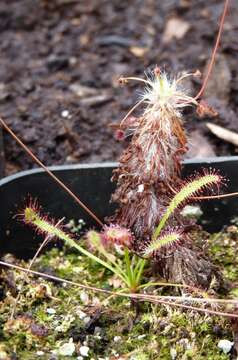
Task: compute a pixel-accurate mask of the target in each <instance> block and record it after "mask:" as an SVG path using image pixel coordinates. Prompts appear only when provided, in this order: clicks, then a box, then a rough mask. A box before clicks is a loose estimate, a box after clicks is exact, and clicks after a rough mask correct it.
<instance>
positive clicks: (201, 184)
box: [152, 174, 220, 240]
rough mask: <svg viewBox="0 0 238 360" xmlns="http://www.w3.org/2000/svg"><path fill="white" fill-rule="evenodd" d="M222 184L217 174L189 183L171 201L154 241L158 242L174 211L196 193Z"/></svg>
mask: <svg viewBox="0 0 238 360" xmlns="http://www.w3.org/2000/svg"><path fill="white" fill-rule="evenodd" d="M219 182H220V176H219V175H217V174H208V175H204V176H201V177H199V178H198V179H195V180H192V181H189V182H188V183H187V184H186V185H185V186H184V187H183V188H182V189H181V190H180V191H179V192H178V193H177V194H176V195H175V196H174V198H173V199H172V200H171V202H170V204H169V205H168V207H167V209H166V212H165V214H164V216H163V217H162V219H161V221H160V223H159V225H158V226H157V228H156V229H155V231H154V234H153V236H152V239H153V240H156V239H157V238H158V236H159V234H160V232H161V230H162V229H163V228H164V226H165V224H166V222H167V220H168V218H169V217H170V216H171V215H172V214H173V213H174V211H175V210H176V209H177V208H178V207H179V206H180V205H181V204H182V203H184V201H186V200H188V199H189V198H190V197H191V196H194V195H196V193H197V192H198V191H200V190H202V189H203V188H205V187H207V186H210V185H214V184H218V183H219Z"/></svg>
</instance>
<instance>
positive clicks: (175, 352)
mask: <svg viewBox="0 0 238 360" xmlns="http://www.w3.org/2000/svg"><path fill="white" fill-rule="evenodd" d="M170 355H171V359H172V360H175V359H176V357H177V351H176V349H173V348H172V349H170Z"/></svg>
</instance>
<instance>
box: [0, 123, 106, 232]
mask: <svg viewBox="0 0 238 360" xmlns="http://www.w3.org/2000/svg"><path fill="white" fill-rule="evenodd" d="M0 124H1V125H2V127H3V128H4V129H5V130H6V131H7V132H8V133H9V134H10V135H11V136H12V137H13V138H14V139H15V140H16V142H17V143H18V144H19V145H20V146H21V147H22V148H23V149H24V150H25V152H26V153H27V154H28V155H29V156H30V157H31V158H32V159H33V160H34V161H35V162H36V163H37V164H38V165H39V166H40V167H41V168H42V169H44V170H45V172H46V173H47V174H48V175H49V176H50V177H51V178H52V179H53V180H54V181H55V182H56V183H57V184H58V185H59V186H60V187H61V188H62V189H64V190H65V191H66V192H67V193H68V194H69V195H70V196H71V197H72V198H73V199H74V200H75V201H76V203H77V204H78V205H79V206H81V207H82V208H83V209H84V210H85V211H86V212H87V213H88V214H89V215H90V216H91V217H92V218H93V219H94V220H95V221H96V222H97V223H98V224H99V225H100V226H103V223H102V221H101V220H100V219H99V218H98V217H97V216H96V215H95V214H94V213H93V212H92V211H91V210H90V209H89V208H88V207H87V206H86V205H85V204H84V203H83V202H82V201H81V200H80V199H79V197H78V196H77V195H75V194H74V193H73V192H72V191H71V190H70V189H69V188H68V187H67V186H66V185H65V184H64V183H63V182H62V181H61V180H60V179H58V178H57V176H55V175H54V174H53V173H52V172H51V171H50V170H49V169H48V168H47V167H46V166H45V165H44V164H43V163H42V162H41V161H40V160H39V159H38V158H37V157H36V156H35V155H34V154H33V152H32V151H31V150H30V149H29V148H28V147H27V146H26V145H25V144H24V143H23V142H22V141H21V140H20V139H19V137H18V136H17V135H16V134H15V133H14V132H13V131H12V130H11V129H10V128H9V126H8V125H7V124H6V123H5V121H4V120H3V119H1V118H0Z"/></svg>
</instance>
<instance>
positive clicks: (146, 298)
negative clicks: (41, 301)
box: [0, 261, 238, 318]
mask: <svg viewBox="0 0 238 360" xmlns="http://www.w3.org/2000/svg"><path fill="white" fill-rule="evenodd" d="M0 265H3V266H7V267H9V268H12V269H16V270H19V271H23V272H27V273H31V274H33V275H37V276H41V277H45V278H47V279H51V280H54V281H58V282H63V283H66V284H69V285H73V286H77V287H80V288H82V289H86V290H92V291H94V292H100V293H104V294H109V295H113V296H121V297H124V298H125V297H127V298H131V299H138V300H142V301H150V302H153V303H158V304H162V305H169V306H174V307H181V308H185V309H189V310H194V311H200V312H203V313H207V314H211V315H218V316H225V317H231V318H238V314H232V313H227V312H219V311H214V310H209V309H203V308H197V307H194V306H190V305H184V304H177V303H176V302H169V301H165V300H162V299H161V298H159V297H156V296H154V295H145V294H133V293H130V294H126V293H117V292H114V291H110V290H104V289H100V288H96V287H94V286H89V285H82V284H79V283H76V282H74V281H70V280H66V279H61V278H59V277H57V276H53V275H48V274H44V273H41V272H38V271H33V270H29V269H26V268H23V267H21V266H18V265H14V264H9V263H6V262H3V261H0ZM184 300H185V301H186V299H184Z"/></svg>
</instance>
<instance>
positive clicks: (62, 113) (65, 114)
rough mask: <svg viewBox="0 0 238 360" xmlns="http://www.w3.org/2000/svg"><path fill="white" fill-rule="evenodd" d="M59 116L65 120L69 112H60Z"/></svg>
mask: <svg viewBox="0 0 238 360" xmlns="http://www.w3.org/2000/svg"><path fill="white" fill-rule="evenodd" d="M61 116H62V117H63V118H67V117H68V116H69V111H68V110H63V111H62V112H61Z"/></svg>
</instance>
